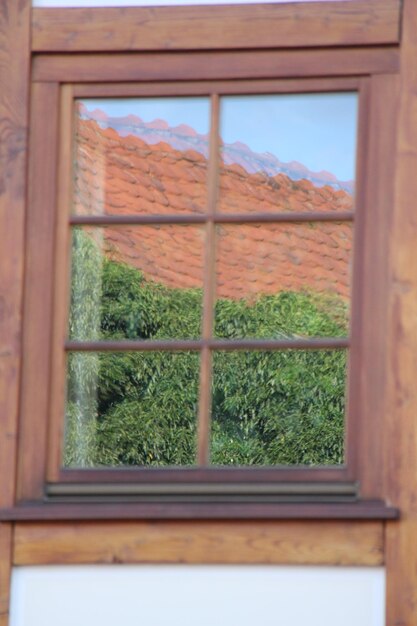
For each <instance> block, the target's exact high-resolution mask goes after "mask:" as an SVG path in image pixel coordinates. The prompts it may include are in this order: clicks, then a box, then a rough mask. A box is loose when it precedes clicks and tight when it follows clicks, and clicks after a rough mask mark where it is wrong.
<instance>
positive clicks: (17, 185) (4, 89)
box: [0, 0, 31, 626]
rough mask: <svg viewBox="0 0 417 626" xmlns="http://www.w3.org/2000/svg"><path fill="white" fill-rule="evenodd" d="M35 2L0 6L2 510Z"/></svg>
mask: <svg viewBox="0 0 417 626" xmlns="http://www.w3.org/2000/svg"><path fill="white" fill-rule="evenodd" d="M30 5H31V3H30V0H2V2H1V3H0V233H2V244H1V247H0V506H11V505H13V503H14V500H15V477H16V471H15V467H16V443H17V425H18V410H19V382H20V381H19V375H20V362H21V322H22V316H21V308H22V288H23V281H22V278H23V258H24V219H25V200H26V180H25V178H26V151H27V129H28V92H29V58H30V41H29V38H30ZM11 542H12V527H11V525H10V524H0V625H1V626H7V624H8V613H9V591H10V563H11V559H10V555H11Z"/></svg>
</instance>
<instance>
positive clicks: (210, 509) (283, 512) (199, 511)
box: [0, 500, 398, 522]
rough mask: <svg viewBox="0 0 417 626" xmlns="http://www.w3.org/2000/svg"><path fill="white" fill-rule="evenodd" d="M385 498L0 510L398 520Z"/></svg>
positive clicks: (76, 516)
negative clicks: (344, 501) (354, 500)
mask: <svg viewBox="0 0 417 626" xmlns="http://www.w3.org/2000/svg"><path fill="white" fill-rule="evenodd" d="M397 518H398V511H397V509H395V508H393V507H387V506H386V505H385V503H384V502H382V501H372V500H369V501H366V500H363V501H358V502H349V503H325V502H319V503H315V504H313V503H308V504H306V503H303V502H300V503H285V502H282V503H277V504H271V503H260V504H259V503H258V504H256V503H245V502H242V503H234V502H232V503H227V504H225V503H209V504H205V503H197V504H196V503H194V504H193V503H185V502H180V503H175V502H170V503H162V502H156V503H150V502H147V503H135V502H130V503H126V502H119V503H117V502H108V503H104V502H103V503H98V502H97V503H94V504H91V503H89V502H78V503H76V502H74V503H71V502H61V503H53V504H52V503H48V504H46V503H40V504H37V503H33V504H27V505H24V506H17V507H14V508H10V509H0V521H7V522H9V521H26V522H38V521H42V520H43V521H45V522H46V521H65V520H67V521H68V520H72V521H74V522H75V521H101V520H108V521H115V520H140V519H141V520H204V521H207V520H217V521H218V520H280V521H283V520H293V521H299V520H303V521H305V520H345V521H347V520H368V521H370V520H373V521H381V520H385V519H397Z"/></svg>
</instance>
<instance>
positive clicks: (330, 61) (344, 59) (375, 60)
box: [33, 5, 398, 83]
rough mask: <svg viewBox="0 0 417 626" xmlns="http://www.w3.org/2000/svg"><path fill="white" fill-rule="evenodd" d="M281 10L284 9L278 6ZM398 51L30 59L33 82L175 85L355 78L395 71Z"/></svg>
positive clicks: (276, 51)
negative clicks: (310, 78) (154, 82)
mask: <svg viewBox="0 0 417 626" xmlns="http://www.w3.org/2000/svg"><path fill="white" fill-rule="evenodd" d="M281 6H284V5H281ZM397 69H398V49H397V47H395V46H386V47H382V48H372V47H366V48H361V47H358V48H335V49H333V50H332V51H331V53H329V50H325V49H319V50H285V51H282V50H268V51H266V50H258V51H241V52H236V51H233V52H232V51H231V52H212V51H211V52H192V53H191V52H188V53H186V52H172V53H163V52H161V53H153V52H145V53H143V54H117V53H115V54H104V53H103V54H74V55H70V54H53V55H45V54H40V55H35V56H34V59H33V79H34V80H35V81H53V82H55V81H62V80H65V81H68V82H75V83H82V82H104V81H109V82H111V81H116V82H123V81H132V82H133V81H140V82H143V81H176V80H196V81H201V80H216V81H218V80H229V79H231V80H237V79H265V78H297V77H298V78H308V77H311V76H314V77H317V76H323V77H325V76H361V75H364V74H365V75H366V74H371V73H380V72H384V73H386V72H396V71H397Z"/></svg>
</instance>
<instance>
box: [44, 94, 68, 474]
mask: <svg viewBox="0 0 417 626" xmlns="http://www.w3.org/2000/svg"><path fill="white" fill-rule="evenodd" d="M73 107H74V100H73V95H72V86H71V85H63V86H62V87H61V90H60V110H59V152H58V192H57V199H56V205H57V220H56V232H55V233H54V234H55V237H54V238H55V256H54V270H55V271H54V274H53V277H52V278H53V292H54V297H53V323H52V325H51V326H52V328H50V329H49V330H50V332H51V331H52V333H51V334H52V352H51V354H52V370H51V378H50V385H51V393H50V415H49V417H50V422H49V439H48V443H49V446H48V448H49V449H48V459H47V478H48V480H57V478H58V476H59V471H60V468H61V465H62V448H63V443H64V442H63V440H64V427H65V424H64V416H65V402H66V397H65V390H66V355H65V352H64V342H65V339H66V337H67V334H68V332H67V329H68V316H69V308H70V306H69V305H70V291H71V290H70V284H69V283H70V271H69V268H70V255H71V250H70V247H71V232H70V228H69V225H68V221H69V215H70V213H71V206H72V185H73V170H72V165H73V145H74V144H73V141H74V133H73V126H74V124H73V121H74V120H73V118H74V108H73Z"/></svg>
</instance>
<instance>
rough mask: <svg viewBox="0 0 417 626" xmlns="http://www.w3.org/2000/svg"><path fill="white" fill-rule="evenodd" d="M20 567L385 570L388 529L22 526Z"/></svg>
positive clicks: (335, 525)
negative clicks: (151, 565) (143, 565)
mask: <svg viewBox="0 0 417 626" xmlns="http://www.w3.org/2000/svg"><path fill="white" fill-rule="evenodd" d="M15 534H16V540H15V547H14V555H13V562H14V564H15V565H33V564H54V563H57V564H63V565H65V564H76V563H225V564H226V563H227V564H232V563H237V564H254V563H262V564H264V563H270V564H292V565H301V564H304V565H307V564H315V565H381V564H382V563H383V561H384V537H383V525H382V523H381V522H364V523H355V522H353V523H347V522H310V523H308V524H306V523H303V522H291V523H290V522H279V523H276V522H240V523H236V522H210V523H208V522H198V523H195V522H113V523H102V522H97V523H43V524H42V523H27V524H17V525H16V531H15Z"/></svg>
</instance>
